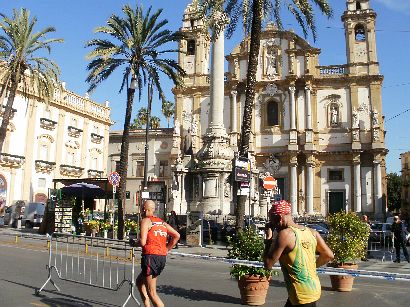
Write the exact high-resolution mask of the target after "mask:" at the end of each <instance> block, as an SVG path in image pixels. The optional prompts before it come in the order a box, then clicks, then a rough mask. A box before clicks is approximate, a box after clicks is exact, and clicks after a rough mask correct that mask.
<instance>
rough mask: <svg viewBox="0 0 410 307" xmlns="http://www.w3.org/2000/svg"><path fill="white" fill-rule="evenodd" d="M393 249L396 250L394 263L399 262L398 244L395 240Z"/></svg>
mask: <svg viewBox="0 0 410 307" xmlns="http://www.w3.org/2000/svg"><path fill="white" fill-rule="evenodd" d="M394 248H395V249H396V260H395V261H394V262H400V242H398V240H397V239H396V240H395V241H394Z"/></svg>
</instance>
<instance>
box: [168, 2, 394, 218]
mask: <svg viewBox="0 0 410 307" xmlns="http://www.w3.org/2000/svg"><path fill="white" fill-rule="evenodd" d="M196 10H197V7H196V1H193V3H192V4H190V5H188V7H187V8H186V10H185V12H184V16H183V25H182V27H181V29H180V31H181V32H182V33H183V34H184V38H185V39H184V40H182V41H181V42H180V45H179V49H180V51H181V53H180V56H179V64H180V65H181V66H182V67H183V68H184V69H185V71H186V73H187V75H186V77H185V78H184V81H185V86H184V87H183V88H175V89H174V95H175V102H176V103H175V106H176V109H175V129H174V135H173V148H172V151H171V161H172V162H171V164H173V166H172V169H173V174H174V180H173V181H174V184H173V186H172V193H171V206H173V209H174V210H175V211H176V212H179V213H182V214H184V213H185V212H190V211H196V210H198V211H203V212H204V213H213V214H215V213H216V214H222V215H229V214H233V213H234V204H235V195H233V188H232V186H233V180H234V178H233V175H232V174H231V173H226V172H225V174H224V175H220V177H219V179H218V180H217V181H216V185H215V193H213V194H212V195H211V196H209V195H207V191H206V190H207V189H208V188H207V186H206V184H205V181H204V180H205V179H206V178H205V177H207V175H206V174H205V176H204V173H203V172H202V171H201V167H200V166H199V164H200V162H201V161H199V160H200V159H199V155H201V150H202V151H203V147H204V146H205V145H204V136H205V134H206V131H207V129H208V128H209V125H210V122H211V120H212V119H211V118H210V113H212V112H211V110H210V108H211V101H210V97H211V96H212V87H211V86H210V85H211V83H212V82H210V77H211V75H210V72H211V74H212V71H213V70H218V69H221V67H217V65H216V64H213V63H217V61H212V58H211V54H212V52H211V51H212V42H211V41H210V40H209V34H208V31H205V25H204V23H203V22H202V21H201V20H195V19H194V16H195V13H196ZM376 16H377V15H376V13H375V12H374V11H373V10H372V9H371V7H370V0H346V10H345V12H344V13H343V15H342V16H341V20H342V22H343V25H344V29H345V40H346V63H345V64H341V65H331V66H320V63H319V62H320V61H319V57H320V53H321V50H320V49H318V48H316V47H313V46H311V45H310V44H309V43H308V42H306V41H305V40H304V39H303V38H301V37H300V36H298V35H297V34H295V33H294V32H293V31H281V30H278V29H277V28H276V27H275V26H274V25H273V24H268V25H267V26H266V27H265V29H264V30H263V32H262V35H261V48H260V54H259V61H258V62H259V64H258V69H257V83H256V87H255V90H256V96H255V101H254V107H253V116H252V131H251V138H250V155H249V158H250V161H251V163H250V165H251V174H252V176H251V177H252V179H251V182H250V185H251V188H250V193H249V196H248V197H249V199H248V202H247V203H249V205H247V206H246V214H247V215H248V214H249V215H254V216H266V212H267V209H268V207H269V206H270V204H269V203H270V201H271V199H272V198H271V197H272V196H274V197H275V198H282V199H286V200H289V201H290V203H291V204H292V213H293V214H294V215H299V216H301V215H320V216H327V215H328V214H330V213H334V212H337V211H340V210H351V211H355V212H362V213H366V214H368V215H370V216H371V217H376V218H381V217H382V216H383V215H384V212H385V207H386V204H385V195H386V180H385V177H386V176H385V173H386V171H385V157H386V154H387V150H386V147H385V140H384V123H383V118H384V117H383V116H382V100H381V88H382V82H383V76H382V75H380V72H379V63H378V59H377V51H376V35H375V22H376ZM249 43H250V41H249V37H247V38H245V39H244V40H243V41H242V42H240V43H239V44H238V45H237V46H236V47H235V48H234V49H233V50H232V51H231V52H230V53H229V54H228V55H226V56H225V59H226V61H227V62H228V71H227V72H224V77H225V78H224V90H223V93H224V94H223V96H224V97H223V126H224V128H225V129H226V134H227V138H226V142H227V143H228V145H227V146H229V150H232V151H233V152H237V151H238V144H239V134H240V131H241V122H242V116H243V109H244V103H245V87H246V73H247V64H248V49H249ZM220 66H221V65H220ZM222 66H223V65H222ZM222 69H223V67H222ZM211 81H212V80H211ZM198 159H199V160H198ZM229 167H232V165H229ZM221 171H222V170H221ZM222 172H223V171H222ZM269 174H270V175H272V176H273V177H275V178H276V179H277V182H278V189H277V190H276V194H275V195H269V194H268V193H267V192H266V191H264V189H263V188H262V187H261V180H260V179H261V178H263V176H266V175H269ZM208 197H213V198H214V202H215V204H216V205H215V206H216V208H217V210H208V209H207V208H204V207H203V206H201V204H202V203H203V202H204V201H207V200H206V199H205V198H208Z"/></svg>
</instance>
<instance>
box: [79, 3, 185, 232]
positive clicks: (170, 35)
mask: <svg viewBox="0 0 410 307" xmlns="http://www.w3.org/2000/svg"><path fill="white" fill-rule="evenodd" d="M122 12H123V14H124V16H123V17H120V16H117V15H112V16H111V17H110V18H109V19H108V21H107V25H105V26H102V27H98V28H97V29H96V30H95V32H96V33H100V34H104V35H106V36H108V38H107V39H100V38H96V39H93V40H90V41H89V42H87V44H86V46H87V47H92V48H94V50H92V51H91V52H90V53H89V54H88V58H89V59H90V60H91V62H90V63H89V64H88V66H87V69H88V70H89V75H88V77H87V79H86V80H87V82H89V84H90V88H89V90H90V91H91V90H93V89H95V88H96V87H97V86H98V85H99V84H100V83H101V82H102V81H104V80H105V79H107V78H108V77H109V76H111V74H112V73H113V72H114V71H115V70H116V69H117V68H118V69H119V68H120V67H121V68H122V82H121V87H120V92H121V91H122V90H123V89H124V86H126V87H127V106H126V110H125V119H124V130H123V135H122V143H121V153H120V165H119V173H120V176H121V180H120V185H119V195H118V204H119V205H118V238H119V239H123V237H124V213H125V212H124V200H125V184H126V179H127V169H128V149H129V138H128V136H129V131H130V121H131V114H132V106H133V101H134V94H135V90H136V89H138V94H139V100H141V94H142V90H143V88H144V87H145V86H146V85H148V88H149V89H150V88H152V87H155V89H156V90H157V92H158V94H159V96H160V98H161V99H163V100H164V97H165V95H164V93H163V91H162V87H161V83H160V74H164V75H165V76H167V77H168V78H170V79H171V80H172V81H173V82H174V84H175V85H176V86H180V84H181V77H180V75H181V74H182V73H183V72H184V71H183V70H182V68H181V67H180V66H179V65H178V63H177V62H176V61H174V60H172V59H169V58H163V56H164V55H166V54H168V53H171V52H177V50H174V49H167V48H165V45H167V44H168V43H170V42H173V41H177V40H178V36H177V34H176V33H174V32H171V31H170V30H167V29H164V26H165V25H166V24H167V23H168V21H167V20H165V19H164V20H159V16H160V14H161V12H162V10H161V9H160V10H158V11H156V12H154V13H152V14H151V7H150V8H149V9H148V10H147V11H146V13H145V14H144V12H143V9H142V7H140V6H138V5H136V8H135V9H132V8H131V7H130V6H129V5H125V6H123V8H122Z"/></svg>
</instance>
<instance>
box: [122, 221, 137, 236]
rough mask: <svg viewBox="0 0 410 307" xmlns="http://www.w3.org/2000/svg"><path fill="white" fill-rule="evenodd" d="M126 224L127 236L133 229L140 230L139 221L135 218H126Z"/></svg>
mask: <svg viewBox="0 0 410 307" xmlns="http://www.w3.org/2000/svg"><path fill="white" fill-rule="evenodd" d="M124 226H125V232H126V234H127V236H128V235H129V234H130V232H131V231H132V232H138V223H137V222H135V221H133V220H125V222H124Z"/></svg>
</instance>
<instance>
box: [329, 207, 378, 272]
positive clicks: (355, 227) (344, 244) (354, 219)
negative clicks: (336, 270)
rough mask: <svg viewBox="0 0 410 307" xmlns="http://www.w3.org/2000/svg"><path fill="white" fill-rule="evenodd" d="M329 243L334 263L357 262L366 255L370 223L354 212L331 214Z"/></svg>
mask: <svg viewBox="0 0 410 307" xmlns="http://www.w3.org/2000/svg"><path fill="white" fill-rule="evenodd" d="M329 228H330V229H329V230H330V232H329V236H328V238H327V244H328V245H329V247H330V249H331V250H332V251H333V253H334V256H335V258H334V260H333V263H334V264H344V263H356V261H357V260H359V259H361V258H364V257H366V248H367V240H368V238H369V234H370V227H369V225H368V224H366V223H364V222H362V221H361V220H360V218H359V216H358V215H356V213H354V212H348V213H346V212H338V213H335V214H333V215H331V216H329Z"/></svg>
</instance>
